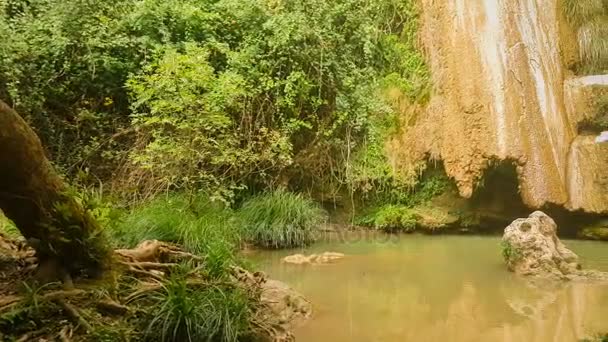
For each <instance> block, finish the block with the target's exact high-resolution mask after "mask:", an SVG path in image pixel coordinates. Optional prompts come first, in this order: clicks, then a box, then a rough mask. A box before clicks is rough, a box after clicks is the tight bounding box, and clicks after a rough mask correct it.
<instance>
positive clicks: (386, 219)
mask: <svg viewBox="0 0 608 342" xmlns="http://www.w3.org/2000/svg"><path fill="white" fill-rule="evenodd" d="M416 222H417V220H416V215H414V214H413V213H412V211H411V209H410V208H408V207H405V206H399V205H385V206H382V207H381V208H379V209H376V210H375V211H374V212H373V213H372V214H370V215H367V216H365V217H363V218H362V219H361V220H360V221H359V223H361V224H364V225H368V226H372V227H374V228H375V229H379V230H381V231H383V232H385V233H411V232H413V231H414V230H415V229H416Z"/></svg>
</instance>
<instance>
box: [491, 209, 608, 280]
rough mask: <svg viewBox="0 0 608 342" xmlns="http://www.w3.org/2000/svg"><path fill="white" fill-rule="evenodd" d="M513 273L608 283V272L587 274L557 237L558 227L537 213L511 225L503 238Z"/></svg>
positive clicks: (506, 260) (576, 258) (506, 258)
mask: <svg viewBox="0 0 608 342" xmlns="http://www.w3.org/2000/svg"><path fill="white" fill-rule="evenodd" d="M502 246H503V251H502V252H503V256H504V258H505V262H506V263H507V267H508V268H509V270H510V271H512V272H515V273H517V274H520V275H525V276H532V277H540V278H551V279H563V280H584V279H594V280H608V273H604V272H599V271H591V270H589V271H583V270H582V269H581V265H580V264H579V260H578V256H577V255H576V254H575V253H574V252H572V251H571V250H569V249H568V248H567V247H566V246H565V245H564V244H563V243H562V242H561V241H560V240H559V238H558V237H557V224H555V221H553V219H552V218H551V217H549V216H548V215H546V214H545V213H543V212H541V211H536V212H534V213H532V214H530V216H528V218H520V219H517V220H515V221H513V223H511V224H510V225H509V226H508V227H507V228H505V232H504V235H503V238H502Z"/></svg>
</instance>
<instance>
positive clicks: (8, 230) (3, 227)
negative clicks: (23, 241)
mask: <svg viewBox="0 0 608 342" xmlns="http://www.w3.org/2000/svg"><path fill="white" fill-rule="evenodd" d="M0 233H2V234H6V235H7V236H8V237H11V238H17V237H19V236H21V233H20V232H19V230H18V229H17V227H15V224H14V223H13V222H12V221H11V220H9V219H8V218H6V216H4V214H2V212H0Z"/></svg>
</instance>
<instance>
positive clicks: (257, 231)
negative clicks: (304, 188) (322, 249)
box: [238, 190, 325, 248]
mask: <svg viewBox="0 0 608 342" xmlns="http://www.w3.org/2000/svg"><path fill="white" fill-rule="evenodd" d="M238 215H239V219H240V224H241V225H242V227H243V235H244V237H245V238H246V239H247V240H249V241H251V242H253V243H254V244H256V245H258V246H262V247H266V248H290V247H299V246H304V245H307V244H309V243H311V242H313V241H314V240H315V238H316V232H317V229H318V228H319V226H320V225H321V224H322V223H323V221H324V218H325V214H324V212H323V210H322V209H321V208H320V207H319V206H318V205H316V204H315V203H314V202H313V201H311V200H309V199H307V198H304V197H302V196H301V195H299V194H294V193H291V192H286V191H282V190H279V191H273V192H268V193H265V194H261V195H258V196H255V197H253V198H251V199H249V200H248V201H246V202H245V203H244V204H243V206H242V207H241V208H240V209H239V212H238Z"/></svg>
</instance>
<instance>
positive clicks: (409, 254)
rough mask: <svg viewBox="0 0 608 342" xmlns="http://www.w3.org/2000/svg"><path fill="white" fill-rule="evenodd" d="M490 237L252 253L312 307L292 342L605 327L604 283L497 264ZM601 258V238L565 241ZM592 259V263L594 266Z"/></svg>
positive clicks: (590, 257)
mask: <svg viewBox="0 0 608 342" xmlns="http://www.w3.org/2000/svg"><path fill="white" fill-rule="evenodd" d="M498 245H499V240H498V239H497V238H484V237H424V236H409V237H406V238H400V239H397V240H392V241H390V242H389V243H387V242H386V241H384V242H378V241H377V240H374V239H359V240H358V241H355V242H351V243H342V242H335V241H334V242H328V243H324V244H319V245H316V246H314V247H312V248H310V249H307V250H305V251H304V252H305V253H315V252H320V251H335V252H342V253H345V254H347V255H348V257H347V258H346V259H343V260H340V261H339V262H338V263H336V264H332V265H318V266H294V265H284V264H281V263H280V258H281V257H282V256H284V255H286V254H289V253H293V251H290V252H263V253H261V254H260V255H257V256H256V257H255V258H256V259H258V260H260V267H262V268H263V269H265V270H266V271H267V272H268V273H269V274H270V275H271V276H272V277H274V278H277V279H280V280H284V281H286V282H288V283H289V284H290V285H292V286H293V287H295V288H296V289H298V290H300V291H301V292H302V293H304V294H305V295H306V296H307V297H309V298H310V299H311V300H312V302H313V303H314V304H315V316H314V319H313V320H312V321H311V322H309V323H308V324H307V325H305V326H304V327H302V328H300V329H298V330H297V331H296V336H297V338H298V341H332V342H333V341H389V342H390V341H441V340H443V341H577V340H580V339H582V338H584V337H588V336H589V335H590V334H592V333H596V332H600V331H608V321H606V320H605V319H602V317H607V315H608V305H607V304H608V291H607V290H608V286H606V285H597V284H596V285H592V284H582V283H575V284H563V285H560V286H558V285H555V284H553V285H552V284H548V283H543V282H539V283H536V284H534V283H530V282H527V281H523V280H522V279H519V278H517V277H515V276H514V275H512V274H511V273H508V272H506V271H505V269H504V267H503V265H502V260H501V259H500V249H499V246H498ZM570 246H571V247H573V249H574V250H575V251H576V252H577V253H579V254H580V255H582V256H584V257H585V258H586V260H587V261H592V262H595V263H596V264H598V265H602V266H603V265H608V263H607V260H606V256H604V254H608V253H604V252H603V251H602V250H601V249H602V248H603V246H602V245H600V244H589V243H585V244H574V245H570ZM596 266H597V265H596Z"/></svg>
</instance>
